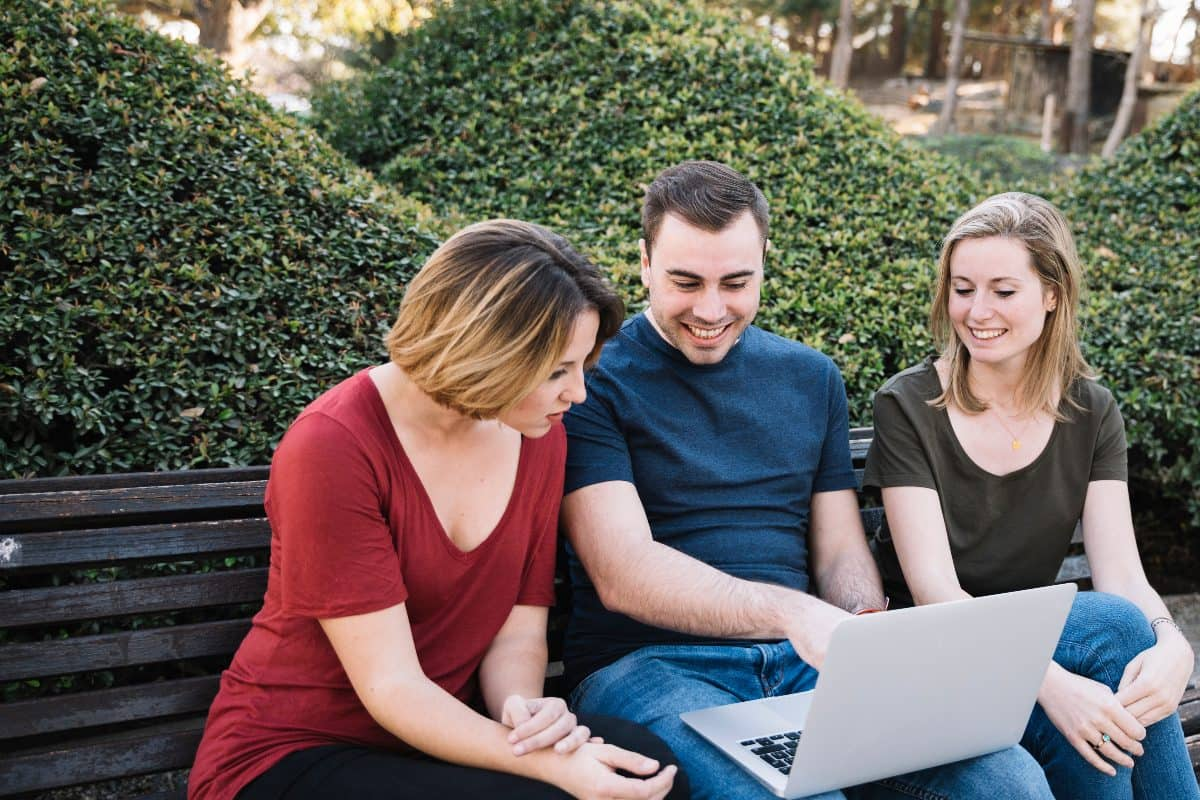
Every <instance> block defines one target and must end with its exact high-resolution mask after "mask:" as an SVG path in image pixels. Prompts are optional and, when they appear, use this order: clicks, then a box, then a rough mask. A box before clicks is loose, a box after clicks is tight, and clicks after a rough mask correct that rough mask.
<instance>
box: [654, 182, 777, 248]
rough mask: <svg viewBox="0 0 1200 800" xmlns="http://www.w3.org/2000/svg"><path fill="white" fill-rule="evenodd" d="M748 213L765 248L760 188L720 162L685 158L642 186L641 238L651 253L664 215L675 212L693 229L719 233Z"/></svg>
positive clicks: (766, 232)
mask: <svg viewBox="0 0 1200 800" xmlns="http://www.w3.org/2000/svg"><path fill="white" fill-rule="evenodd" d="M747 211H749V212H750V214H751V216H753V217H754V222H755V223H756V224H757V225H758V232H759V234H761V236H762V243H763V252H764V253H765V252H766V246H767V237H768V235H769V227H770V210H769V209H768V208H767V198H766V197H764V196H763V193H762V190H760V189H759V188H758V187H757V186H755V185H754V184H753V183H752V182H751V181H750V180H749V179H748V178H746V176H744V175H742V174H741V173H740V172H738V171H737V170H735V169H733V168H732V167H728V166H726V165H724V164H722V163H721V162H719V161H684V162H682V163H680V164H676V165H675V166H673V167H667V168H666V169H664V170H663V171H662V172H660V173H659V174H658V177H656V178H655V179H654V181H653V182H652V183H651V184H650V185H649V186H648V187H647V188H646V196H645V198H644V199H643V200H642V238H643V239H644V240H645V241H646V252H647V253H648V254H652V253H651V251H653V249H654V240H655V239H656V238H657V237H658V231H659V229H660V228H661V227H662V221H663V217H664V216H666V215H667V214H674V215H676V216H677V217H679V218H681V219H682V220H683V221H684V222H686V223H687V224H689V225H691V226H692V227H694V228H699V229H700V230H702V231H708V232H709V233H720V232H721V231H723V230H725V229H726V228H728V227H729V226H730V225H731V224H732V223H733V221H734V220H736V219H737V218H738V217H740V216H741V215H742V214H744V213H745V212H747Z"/></svg>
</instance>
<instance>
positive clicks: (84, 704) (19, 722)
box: [0, 675, 221, 739]
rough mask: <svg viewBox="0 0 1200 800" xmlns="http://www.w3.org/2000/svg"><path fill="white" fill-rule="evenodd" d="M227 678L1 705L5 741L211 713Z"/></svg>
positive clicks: (0, 730)
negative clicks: (115, 724)
mask: <svg viewBox="0 0 1200 800" xmlns="http://www.w3.org/2000/svg"><path fill="white" fill-rule="evenodd" d="M220 683H221V678H220V676H218V675H205V676H202V677H199V678H178V679H175V680H169V681H156V682H154V683H143V684H139V685H136V686H123V687H121V688H119V689H102V690H100V691H94V692H82V693H79V694H65V695H60V696H58V697H39V698H37V699H34V700H18V701H16V702H12V703H0V739H19V738H21V737H24V736H37V735H40V734H46V733H58V732H59V731H74V730H79V729H81V728H94V727H96V726H99V725H111V724H113V723H122V722H128V721H130V720H141V719H153V718H156V717H167V716H171V715H174V714H190V713H207V712H208V707H209V706H210V705H211V704H212V701H213V698H214V697H216V696H217V688H218V687H219V686H220Z"/></svg>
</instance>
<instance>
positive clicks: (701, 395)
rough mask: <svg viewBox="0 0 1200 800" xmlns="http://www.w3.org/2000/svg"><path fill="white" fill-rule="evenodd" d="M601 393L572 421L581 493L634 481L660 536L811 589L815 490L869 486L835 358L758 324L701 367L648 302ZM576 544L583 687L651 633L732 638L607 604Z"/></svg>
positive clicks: (576, 622)
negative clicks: (655, 322)
mask: <svg viewBox="0 0 1200 800" xmlns="http://www.w3.org/2000/svg"><path fill="white" fill-rule="evenodd" d="M587 393H588V397H587V401H586V402H584V403H583V404H581V405H577V406H575V407H573V408H572V409H571V411H570V412H569V413H568V414H567V417H566V420H565V422H566V427H567V437H568V446H567V472H566V486H565V491H566V492H567V493H570V492H573V491H575V490H576V489H579V488H581V487H584V486H590V485H592V484H595V483H602V482H605V481H613V480H619V481H629V482H630V483H632V484H633V485H634V486H635V487H637V491H638V495H639V497H640V498H641V501H642V506H643V507H644V508H645V511H646V516H647V518H648V519H649V521H650V529H651V531H652V533H653V535H654V538H655V540H656V541H659V542H662V543H663V544H666V545H669V546H671V547H674V548H675V549H677V550H680V551H682V552H684V553H686V554H688V555H689V556H692V557H693V558H696V559H698V560H700V561H703V562H705V563H706V564H709V565H711V566H713V567H716V568H717V569H720V570H722V571H724V572H726V573H728V574H730V575H733V576H735V577H738V578H745V579H747V580H753V581H761V582H764V583H774V584H778V585H782V586H787V587H790V588H794V589H799V590H801V591H807V589H808V547H807V543H806V537H807V534H808V513H809V506H810V503H811V500H812V495H813V493H814V492H828V491H836V490H840V489H853V488H855V486H856V481H855V477H854V470H853V467H852V465H851V461H850V448H849V443H848V440H849V422H848V419H847V409H846V390H845V387H844V385H843V384H842V377H841V374H840V373H839V372H838V369H837V367H836V366H834V364H833V361H832V360H830V359H829V357H828V356H825V355H822V354H821V353H818V352H817V351H815V350H813V349H812V348H809V347H806V346H805V345H802V344H800V343H798V342H793V341H790V340H788V339H783V338H781V337H779V336H775V335H774V334H770V333H767V332H766V331H763V330H761V329H759V328H756V327H753V326H751V327H749V328H747V329H746V331H745V332H744V333H743V334H742V336H741V339H740V340H739V341H738V343H737V344H736V345H734V347H733V348H732V349H731V350H730V351H729V353H728V355H726V356H725V358H724V359H722V360H721V361H720V362H719V363H716V364H708V365H696V364H692V363H691V362H690V361H688V360H687V359H686V358H685V357H684V356H683V354H682V353H680V352H679V351H678V350H677V349H675V348H674V347H672V346H671V345H669V344H667V342H666V341H664V340H663V338H662V337H661V336H660V335H659V334H658V332H657V331H656V330H655V329H654V327H653V326H652V325H651V324H650V321H649V320H648V319H647V318H646V316H645V315H644V314H639V315H638V316H636V317H634V318H633V319H631V320H629V321H628V322H626V323H625V325H624V326H623V327H622V328H621V331H620V332H619V333H618V334H617V336H616V337H614V338H613V339H612V340H611V341H609V342H608V343H607V344H606V345H605V347H604V351H603V353H602V355H601V357H600V362H599V364H598V365H597V366H596V368H595V369H594V370H593V371H592V372H591V373H590V374H589V377H588V381H587ZM567 553H568V556H569V558H570V568H571V582H572V592H573V609H572V615H571V622H570V624H569V626H568V628H567V641H566V646H565V650H564V654H563V657H564V661H565V665H566V670H567V675H566V677H567V681H568V683H569V684H570V685H574V684H575V683H577V682H578V681H580V680H582V679H583V678H584V677H586V676H587V675H588V674H590V673H592V672H594V671H595V670H597V669H600V668H601V667H603V666H605V665H607V664H610V663H612V662H613V661H616V660H617V659H618V658H620V657H621V656H623V655H625V654H627V653H629V652H631V651H633V650H636V649H637V648H639V647H643V646H645V645H649V644H661V643H668V642H670V643H680V642H705V643H711V642H712V641H718V640H704V639H700V638H697V637H694V636H690V635H687V634H681V633H677V632H674V631H669V630H663V629H661V628H654V627H651V626H648V625H643V624H642V623H639V622H636V621H634V620H632V619H630V618H629V617H626V616H624V615H623V614H615V613H613V612H610V611H607V610H605V608H604V606H603V604H602V603H601V602H600V599H599V597H597V595H596V591H595V589H594V587H593V586H592V584H591V581H590V580H589V579H588V577H587V574H586V573H585V572H584V570H583V567H582V565H581V564H580V563H579V560H578V558H577V557H576V556H575V554H574V552H573V551H572V549H571V548H570V547H569V546H568V548H567ZM726 641H727V640H726Z"/></svg>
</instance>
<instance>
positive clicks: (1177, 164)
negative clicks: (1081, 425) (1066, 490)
mask: <svg viewBox="0 0 1200 800" xmlns="http://www.w3.org/2000/svg"><path fill="white" fill-rule="evenodd" d="M1056 199H1057V200H1058V202H1059V203H1060V204H1061V206H1062V208H1063V210H1064V211H1065V212H1066V214H1067V216H1068V218H1069V219H1070V220H1071V222H1072V223H1073V227H1074V229H1075V231H1076V234H1077V236H1078V237H1079V240H1080V243H1081V252H1082V255H1083V259H1084V263H1085V264H1087V265H1088V281H1089V284H1090V286H1091V290H1092V292H1091V301H1090V303H1089V304H1088V308H1087V313H1086V315H1085V317H1084V328H1085V330H1084V339H1085V342H1086V345H1087V348H1086V352H1087V357H1088V358H1089V359H1090V360H1091V362H1092V364H1093V365H1095V367H1096V368H1097V369H1098V370H1099V371H1100V372H1101V374H1102V377H1103V379H1104V380H1105V381H1106V382H1107V383H1108V384H1109V385H1110V386H1111V387H1112V388H1113V391H1114V392H1115V393H1116V395H1117V398H1118V400H1119V401H1120V403H1121V410H1122V412H1123V413H1124V416H1125V421H1126V427H1127V432H1128V436H1129V441H1130V444H1131V450H1130V472H1131V476H1132V478H1133V480H1134V496H1135V502H1137V503H1138V504H1139V505H1140V506H1141V507H1142V508H1145V509H1151V510H1154V511H1156V512H1157V513H1159V514H1160V515H1161V514H1164V513H1166V514H1170V512H1171V511H1172V510H1173V509H1174V510H1179V509H1182V510H1184V511H1185V512H1186V515H1185V518H1184V525H1185V529H1186V527H1187V526H1190V527H1191V528H1192V529H1193V530H1194V529H1196V528H1198V527H1200V310H1198V309H1200V301H1198V300H1197V298H1198V297H1200V92H1194V93H1192V94H1191V95H1190V96H1188V97H1187V98H1186V99H1185V100H1184V101H1183V103H1182V104H1181V105H1180V107H1179V108H1178V109H1176V111H1175V112H1174V113H1173V114H1171V115H1169V116H1168V117H1166V118H1165V119H1163V120H1162V121H1161V122H1160V123H1159V124H1158V125H1156V126H1154V127H1153V128H1151V129H1150V130H1147V131H1144V132H1142V133H1141V134H1139V135H1138V136H1136V137H1134V138H1133V139H1130V140H1129V141H1127V142H1125V143H1124V144H1123V145H1122V146H1121V149H1120V150H1118V151H1117V154H1116V156H1115V158H1113V159H1112V160H1109V161H1100V162H1096V163H1095V164H1093V165H1092V166H1091V167H1089V168H1088V169H1086V170H1084V171H1083V172H1082V173H1081V174H1080V175H1079V176H1078V177H1077V179H1076V180H1074V181H1071V182H1069V183H1068V184H1066V186H1065V187H1064V188H1063V189H1061V190H1060V191H1059V192H1058V193H1057V196H1056ZM1193 535H1194V534H1193Z"/></svg>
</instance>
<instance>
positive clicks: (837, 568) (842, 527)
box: [808, 489, 883, 614]
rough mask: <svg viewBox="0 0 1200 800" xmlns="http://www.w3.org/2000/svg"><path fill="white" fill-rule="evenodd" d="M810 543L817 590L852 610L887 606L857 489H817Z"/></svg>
mask: <svg viewBox="0 0 1200 800" xmlns="http://www.w3.org/2000/svg"><path fill="white" fill-rule="evenodd" d="M808 527H809V530H808V543H809V549H810V552H811V558H812V575H813V579H814V580H815V581H816V584H817V592H818V593H819V594H820V596H821V598H822V599H824V600H825V601H826V602H827V603H832V604H833V605H835V606H837V607H838V608H843V609H845V610H846V611H849V612H850V613H852V614H853V613H855V612H857V611H862V610H863V609H868V608H871V609H882V608H883V585H882V582H881V581H880V579H879V569H878V568H877V567H876V566H875V559H874V558H872V557H871V550H870V548H869V547H867V537H866V535H865V534H864V533H863V526H862V515H861V514H859V512H858V497H857V495H856V494H855V492H854V490H853V489H842V490H840V491H836V492H816V493H814V494H813V496H812V507H811V509H810V512H809V526H808Z"/></svg>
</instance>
